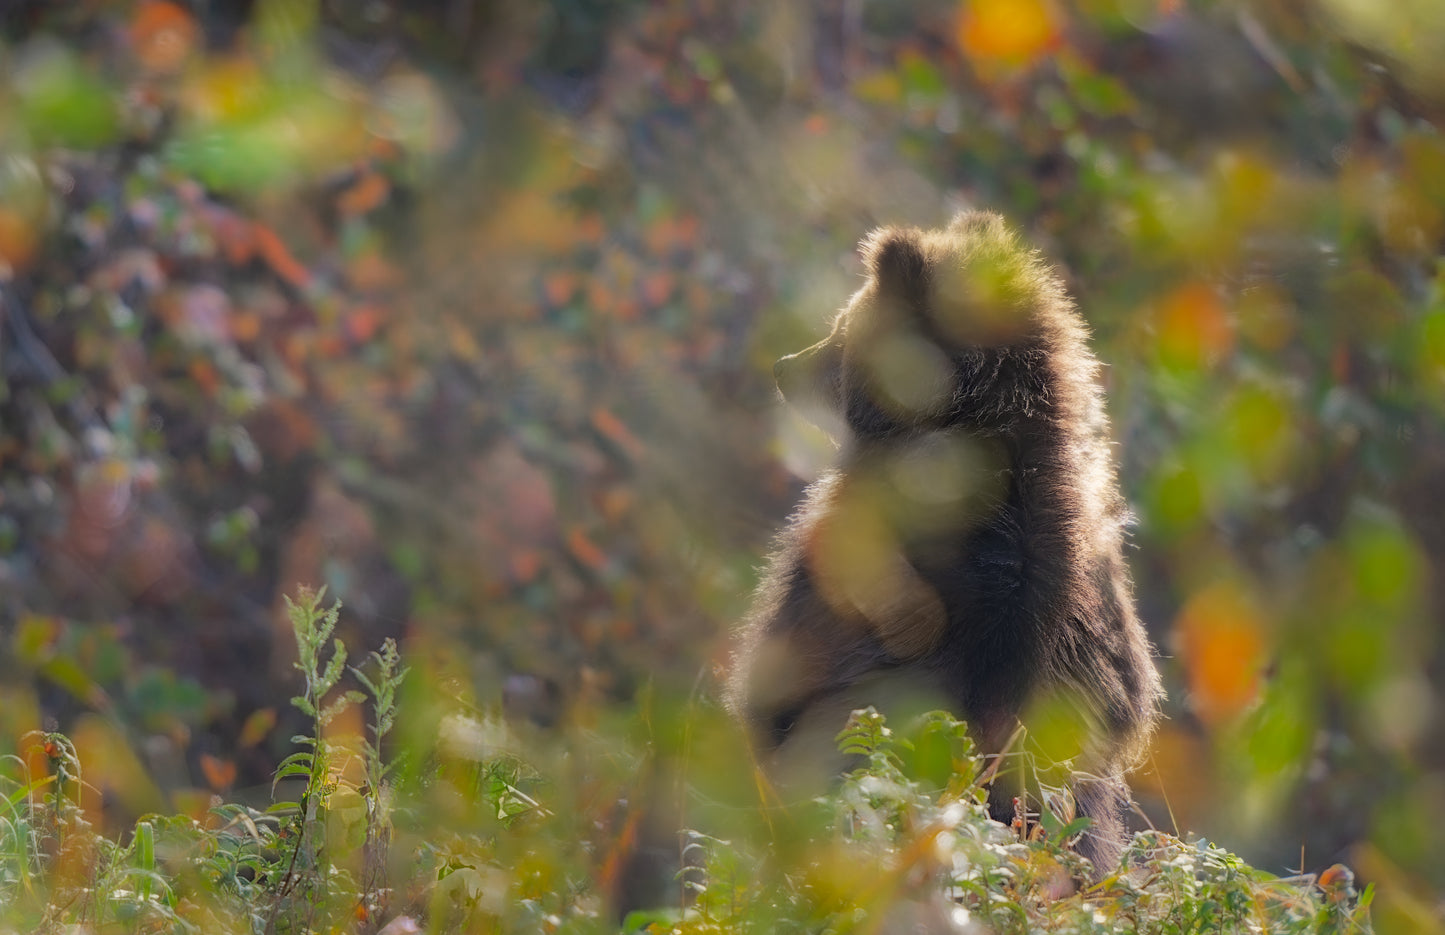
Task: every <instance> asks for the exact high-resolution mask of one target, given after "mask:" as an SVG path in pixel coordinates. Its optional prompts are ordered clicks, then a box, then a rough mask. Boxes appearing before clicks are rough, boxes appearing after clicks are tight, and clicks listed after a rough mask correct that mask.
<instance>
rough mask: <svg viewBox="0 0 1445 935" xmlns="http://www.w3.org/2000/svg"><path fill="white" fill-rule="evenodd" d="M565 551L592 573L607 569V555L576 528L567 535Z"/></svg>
mask: <svg viewBox="0 0 1445 935" xmlns="http://www.w3.org/2000/svg"><path fill="white" fill-rule="evenodd" d="M567 549H568V551H570V552H571V553H572V556H573V557H574V558H576V559H577V561H579V562H581V563H582V564H583V565H584V566H586V567H587V568H590V569H592V570H593V571H601V570H602V569H603V568H605V567H607V553H606V552H603V551H602V549H601V548H600V547H599V546H598V545H597V543H595V542H593V541H592V540H591V539H589V538H587V534H586V533H584V532H583V531H582V530H581V529H580V528H578V527H576V526H574V527H572V530H571V531H570V532H568V533H567Z"/></svg>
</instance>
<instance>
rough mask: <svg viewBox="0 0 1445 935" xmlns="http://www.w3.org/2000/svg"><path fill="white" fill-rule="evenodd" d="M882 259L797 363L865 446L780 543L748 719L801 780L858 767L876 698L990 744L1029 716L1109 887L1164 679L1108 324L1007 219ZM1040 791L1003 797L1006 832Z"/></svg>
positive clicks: (756, 607)
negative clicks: (1114, 390)
mask: <svg viewBox="0 0 1445 935" xmlns="http://www.w3.org/2000/svg"><path fill="white" fill-rule="evenodd" d="M862 255H863V260H864V263H865V266H866V269H867V274H868V278H867V282H866V283H865V284H864V285H863V287H862V288H861V289H860V290H859V291H858V292H857V294H855V295H854V296H853V297H852V299H851V300H850V301H849V302H848V305H847V306H846V307H845V308H844V309H843V311H842V312H841V313H840V314H839V315H838V318H837V321H836V322H835V324H834V326H833V330H832V333H831V334H830V335H829V336H828V337H827V338H826V339H824V340H823V341H821V342H820V343H818V344H816V345H814V346H813V347H811V348H809V349H807V350H805V351H802V352H800V353H798V354H795V355H792V356H790V357H786V358H784V359H783V360H781V361H779V363H778V366H777V375H778V385H779V388H780V389H781V390H782V392H783V395H784V397H785V398H787V399H788V400H789V401H790V402H792V403H794V404H795V405H798V406H800V407H802V408H804V410H805V414H807V410H808V409H809V408H810V407H812V408H815V409H816V410H817V411H820V412H823V413H831V414H832V417H833V421H832V423H831V427H830V431H831V432H832V434H834V436H835V438H836V440H837V441H838V443H839V445H840V448H841V451H840V456H839V463H838V466H837V467H836V468H835V469H833V470H832V471H830V472H828V473H827V474H825V475H824V476H823V477H822V478H821V479H819V480H818V481H817V482H816V483H814V484H813V485H812V486H811V487H810V488H809V490H808V491H807V494H806V497H805V499H804V500H803V503H802V506H801V507H800V508H799V509H798V511H797V513H796V514H795V516H794V517H793V519H792V520H791V522H790V524H789V525H788V527H787V529H786V530H785V531H784V532H783V533H782V534H781V535H780V537H779V539H778V541H777V543H776V547H775V551H774V553H773V555H772V558H771V560H770V563H769V566H768V569H767V571H766V573H765V575H764V577H763V580H762V583H761V584H760V586H759V588H758V592H757V595H756V597H755V600H754V604H753V607H752V610H751V612H750V614H749V617H748V619H747V621H746V623H745V625H744V628H743V632H742V636H741V642H740V647H739V649H738V652H737V654H736V657H735V659H734V663H733V667H732V671H731V674H730V677H729V681H728V685H727V700H728V704H729V706H730V708H731V709H732V711H733V712H734V714H735V715H736V716H737V717H739V718H740V719H741V720H742V721H743V722H744V724H745V725H746V727H747V728H748V731H749V734H750V736H751V738H752V741H753V744H754V745H755V748H756V749H757V750H758V752H759V755H760V756H761V757H762V758H763V761H764V763H765V765H766V766H767V768H768V769H769V771H770V773H771V774H772V775H774V776H775V778H777V779H778V780H779V781H780V782H781V783H782V784H783V785H784V786H785V787H786V786H788V785H790V784H792V783H794V782H797V781H798V780H799V779H800V778H801V777H802V776H806V775H809V774H811V775H812V776H813V777H814V778H815V779H816V778H818V777H820V776H825V775H833V774H836V771H837V770H838V769H839V768H841V766H842V761H841V759H840V757H839V755H838V754H837V752H836V749H835V747H834V744H833V738H834V736H835V735H836V734H837V732H838V731H839V730H841V728H842V727H843V724H844V721H845V720H846V719H847V716H848V712H849V711H851V710H852V709H854V708H857V707H863V706H866V705H869V704H873V705H877V706H879V707H880V708H882V709H884V710H885V711H890V710H891V711H894V712H898V711H900V710H902V711H908V710H913V711H920V710H927V709H929V708H935V707H945V708H948V709H950V710H952V711H953V712H954V713H955V714H957V715H958V716H960V717H962V718H964V719H965V720H966V721H967V722H968V724H969V726H970V730H971V732H972V734H973V737H974V739H975V741H976V742H977V743H978V744H979V746H980V747H981V748H982V749H983V750H984V751H985V752H986V753H998V752H1000V751H1002V750H1004V748H1005V747H1007V746H1008V745H1009V742H1010V740H1011V738H1014V737H1015V734H1016V731H1018V728H1019V725H1020V724H1023V725H1025V727H1026V728H1028V732H1027V733H1026V734H1024V735H1022V736H1025V737H1026V738H1027V739H1026V741H1025V743H1024V744H1023V748H1024V749H1030V748H1031V747H1032V748H1033V749H1031V752H1033V753H1035V754H1036V755H1035V757H1034V759H1035V760H1036V761H1040V760H1048V761H1050V762H1049V763H1042V762H1040V763H1038V766H1039V768H1040V770H1041V771H1044V770H1045V768H1046V767H1049V766H1052V767H1053V768H1054V769H1055V770H1064V773H1063V775H1065V776H1067V777H1068V778H1067V780H1066V781H1067V785H1068V787H1069V789H1070V790H1071V792H1072V794H1073V798H1074V801H1075V805H1076V807H1077V811H1078V813H1080V814H1083V815H1087V816H1088V817H1089V818H1090V819H1092V823H1091V825H1090V828H1089V829H1088V830H1087V831H1086V832H1085V834H1084V836H1083V837H1082V839H1081V840H1080V841H1079V842H1078V844H1077V849H1078V850H1079V851H1080V852H1081V853H1083V854H1084V855H1085V856H1087V857H1089V858H1090V859H1091V860H1092V861H1093V862H1094V865H1095V868H1096V873H1103V872H1104V871H1106V870H1108V869H1110V868H1111V867H1112V866H1114V864H1116V863H1117V860H1118V857H1119V854H1120V852H1121V850H1122V848H1123V846H1124V841H1125V837H1124V817H1125V815H1124V812H1125V809H1126V807H1127V804H1128V797H1129V790H1128V787H1127V785H1125V782H1124V779H1123V771H1124V769H1125V768H1126V767H1127V766H1129V765H1130V764H1131V762H1132V761H1133V760H1134V759H1135V758H1136V757H1137V755H1138V754H1139V752H1140V749H1141V747H1142V745H1143V743H1144V741H1145V739H1146V738H1147V737H1148V735H1149V732H1150V730H1151V728H1152V726H1153V724H1154V721H1155V719H1156V717H1157V716H1158V704H1159V699H1160V696H1161V688H1160V682H1159V675H1158V673H1157V671H1156V670H1155V668H1154V664H1153V661H1152V655H1153V652H1152V648H1151V646H1150V644H1149V640H1148V637H1147V636H1146V634H1145V632H1144V628H1143V626H1142V625H1141V624H1140V622H1139V619H1138V617H1137V615H1136V613H1135V610H1134V602H1133V596H1132V593H1131V590H1132V589H1131V584H1130V579H1129V572H1128V569H1127V567H1126V565H1125V562H1124V556H1123V548H1124V539H1125V525H1126V523H1127V511H1126V509H1125V506H1124V503H1123V499H1122V497H1121V496H1120V494H1119V492H1118V488H1117V482H1116V480H1115V475H1114V467H1113V462H1112V458H1111V456H1110V450H1109V446H1110V442H1109V437H1108V423H1107V419H1106V417H1105V415H1104V408H1103V395H1102V391H1101V389H1100V385H1099V364H1098V361H1097V360H1096V359H1095V358H1094V356H1093V354H1092V353H1091V352H1090V351H1089V348H1088V345H1087V341H1086V339H1087V332H1086V329H1085V326H1084V323H1083V321H1082V319H1081V318H1080V316H1079V314H1078V313H1077V312H1076V311H1075V309H1074V306H1073V303H1072V302H1071V301H1070V299H1069V298H1068V297H1067V295H1066V294H1065V292H1064V288H1063V284H1062V283H1061V282H1060V281H1059V279H1058V277H1057V275H1056V274H1055V273H1054V272H1053V270H1052V269H1051V268H1050V267H1048V266H1047V265H1046V264H1045V263H1044V262H1043V261H1042V260H1041V259H1040V257H1039V256H1038V254H1037V253H1036V252H1034V251H1032V250H1029V249H1027V248H1025V247H1023V246H1021V245H1020V244H1019V242H1018V240H1017V239H1016V237H1015V235H1014V234H1013V233H1012V232H1011V231H1010V230H1009V229H1008V227H1007V226H1006V225H1005V223H1004V221H1003V219H1002V218H1001V217H999V216H998V215H994V214H987V213H965V214H962V215H959V216H958V217H957V218H955V219H954V220H953V222H952V223H951V224H950V225H949V226H948V227H947V228H946V229H943V230H934V231H923V230H918V229H915V228H893V227H885V228H881V229H879V230H877V231H875V232H873V233H872V234H871V235H870V236H869V237H868V238H867V239H866V240H864V242H863V244H862ZM825 427H829V426H825ZM1060 724H1064V725H1066V729H1064V730H1060V729H1059V725H1060ZM1040 725H1047V726H1040ZM1046 737H1047V749H1041V748H1039V747H1038V743H1043V742H1044V740H1045V738H1046ZM1060 738H1062V741H1061V739H1060ZM1036 741H1037V743H1036ZM1018 748H1019V745H1018V744H1015V745H1014V748H1013V749H1014V750H1015V751H1016V750H1017V749H1018ZM1020 772H1022V771H1020ZM1020 788H1021V786H1020V783H1019V782H1018V781H1014V782H1009V781H1006V780H1005V778H1002V777H1001V778H1000V779H998V780H997V781H996V782H995V784H994V788H993V789H992V790H991V792H990V810H991V811H992V812H993V814H994V817H996V818H998V819H1000V820H1002V821H1005V822H1007V821H1008V820H1010V819H1011V818H1012V817H1013V815H1014V809H1015V805H1014V796H1015V795H1016V794H1018V792H1019V790H1020Z"/></svg>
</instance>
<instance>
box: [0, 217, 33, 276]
mask: <svg viewBox="0 0 1445 935" xmlns="http://www.w3.org/2000/svg"><path fill="white" fill-rule="evenodd" d="M34 255H35V224H34V222H32V221H28V220H26V219H25V218H24V217H22V216H21V215H19V214H18V213H16V212H14V211H11V210H10V209H8V208H0V263H4V264H7V265H9V266H10V267H11V268H12V269H21V268H23V267H25V266H26V265H27V264H28V263H29V262H30V258H31V257H32V256H34Z"/></svg>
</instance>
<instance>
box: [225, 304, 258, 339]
mask: <svg viewBox="0 0 1445 935" xmlns="http://www.w3.org/2000/svg"><path fill="white" fill-rule="evenodd" d="M230 324H231V337H232V338H234V339H235V340H237V341H254V340H256V338H257V336H259V335H260V334H261V316H260V315H258V314H256V313H255V312H254V311H252V310H250V309H241V310H240V311H238V312H236V313H235V314H233V315H232V316H231V321H230Z"/></svg>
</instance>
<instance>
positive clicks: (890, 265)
mask: <svg viewBox="0 0 1445 935" xmlns="http://www.w3.org/2000/svg"><path fill="white" fill-rule="evenodd" d="M859 249H860V252H861V253H862V255H863V265H864V266H865V267H867V269H868V275H869V276H870V277H871V278H872V279H873V282H874V283H876V284H877V286H878V291H879V292H880V293H882V294H883V295H891V296H896V297H898V298H903V299H913V300H915V301H917V300H919V299H921V298H922V297H923V296H924V295H926V294H927V290H928V257H927V256H926V255H925V253H924V250H923V237H922V234H921V233H920V232H919V231H917V230H913V229H901V228H896V227H880V228H878V229H877V230H875V231H874V232H873V233H871V234H869V235H868V236H867V237H866V238H864V240H863V242H862V243H861V244H860V245H859Z"/></svg>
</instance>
